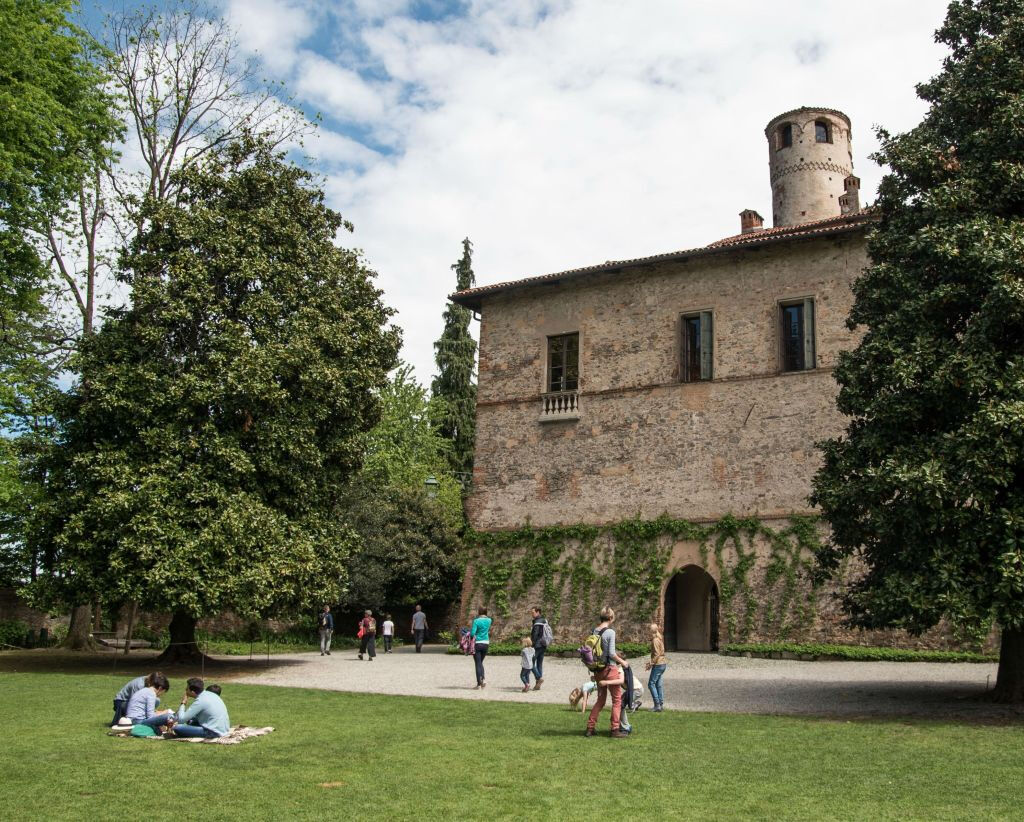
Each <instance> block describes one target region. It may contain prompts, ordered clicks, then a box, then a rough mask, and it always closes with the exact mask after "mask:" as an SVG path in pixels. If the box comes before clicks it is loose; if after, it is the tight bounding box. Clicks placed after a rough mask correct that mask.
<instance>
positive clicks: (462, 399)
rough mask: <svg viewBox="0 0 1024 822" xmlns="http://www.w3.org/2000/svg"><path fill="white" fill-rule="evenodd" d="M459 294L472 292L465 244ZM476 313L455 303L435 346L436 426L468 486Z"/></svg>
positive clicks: (455, 468) (472, 435)
mask: <svg viewBox="0 0 1024 822" xmlns="http://www.w3.org/2000/svg"><path fill="white" fill-rule="evenodd" d="M452 270H454V271H455V284H456V288H457V290H459V291H463V290H464V289H467V288H472V287H473V284H474V283H475V282H476V279H475V277H474V276H473V244H472V243H470V241H469V238H468V237H467V238H466V239H465V240H463V241H462V258H461V259H460V260H459V261H458V262H457V263H455V264H454V265H452ZM472 317H473V315H472V312H470V310H469V309H468V308H463V307H462V306H461V305H456V304H455V303H448V307H447V308H445V311H444V331H443V332H442V333H441V337H440V339H438V340H437V342H435V343H434V359H435V361H436V363H437V376H436V377H435V378H434V382H433V385H432V386H431V391H432V393H433V396H434V398H435V400H436V404H435V425H436V426H437V430H438V431H439V432H440V434H441V436H442V437H444V438H445V439H446V440H448V441H450V442H451V444H452V447H451V450H450V451H449V452H448V459H449V462H450V464H451V467H452V470H453V471H454V472H455V473H456V474H457V475H459V476H460V477H461V478H462V479H463V481H464V482H467V483H468V482H469V480H470V479H471V477H472V471H473V443H474V441H475V439H476V382H475V374H476V340H474V339H473V335H472V334H470V333H469V323H470V320H471V319H472Z"/></svg>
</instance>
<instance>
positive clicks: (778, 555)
mask: <svg viewBox="0 0 1024 822" xmlns="http://www.w3.org/2000/svg"><path fill="white" fill-rule="evenodd" d="M817 522H818V521H817V518H816V517H808V516H799V515H795V514H794V515H792V516H790V517H789V519H788V520H787V522H786V525H785V526H783V527H780V528H772V527H770V526H768V525H766V524H765V523H764V522H763V521H762V520H760V519H758V518H757V517H747V518H742V519H741V518H737V517H733V516H725V517H723V518H722V519H720V520H718V521H716V522H713V523H695V522H691V521H689V520H683V519H673V518H672V517H669V516H668V515H662V516H660V517H658V518H657V519H640V518H639V517H637V518H633V519H627V520H623V521H621V522H616V523H612V524H609V525H603V526H594V525H583V524H575V525H549V526H546V527H543V528H535V527H533V526H531V525H529V524H527V525H525V526H523V527H522V528H518V529H516V530H512V531H470V532H469V534H468V535H467V539H466V541H465V545H466V550H467V552H468V553H467V557H466V560H467V564H468V565H469V566H470V569H471V573H470V577H469V578H470V580H471V585H472V586H473V590H471V591H469V594H470V596H468V597H467V598H466V602H467V605H469V604H470V602H471V601H473V602H474V604H475V602H476V601H477V600H483V602H484V603H486V604H488V605H493V606H494V607H495V608H496V609H497V613H498V614H499V615H501V616H502V617H508V616H509V615H511V613H512V610H513V607H515V608H517V609H520V608H522V609H525V608H526V607H529V606H530V605H533V604H536V603H535V601H531V602H529V603H525V602H522V600H523V599H524V598H525V597H526V596H527V595H528V594H530V593H531V592H533V591H535V590H536V588H537V586H538V585H540V589H539V590H540V601H541V605H542V607H543V608H544V611H545V613H546V614H548V615H549V618H550V619H551V622H552V624H557V622H558V621H560V620H561V619H562V618H569V619H571V618H572V617H574V616H586V615H589V614H590V613H591V611H592V605H595V604H596V603H603V602H605V601H607V599H608V598H609V597H610V595H614V597H615V599H617V600H618V601H620V602H628V603H629V607H630V611H631V615H632V616H633V617H634V618H635V619H636V620H638V621H642V620H647V619H650V617H651V616H652V615H653V614H654V612H655V611H656V610H657V607H658V604H659V600H660V595H661V589H662V585H663V584H664V582H665V580H666V579H668V578H671V576H672V575H673V574H675V573H676V572H677V571H678V570H680V569H679V568H676V567H670V564H669V561H670V559H671V556H672V548H673V546H674V545H675V543H677V542H679V541H681V540H686V541H692V542H696V543H697V544H698V547H699V552H700V557H701V564H702V566H703V567H704V569H705V570H708V569H709V568H710V566H711V560H712V558H713V559H714V564H715V565H716V566H717V569H718V591H719V602H720V604H721V613H722V618H723V619H724V620H725V625H726V628H727V630H728V636H729V638H730V639H731V640H732V641H742V640H744V639H746V638H747V637H750V636H751V635H753V634H754V633H755V632H757V631H761V632H764V633H769V634H770V635H771V636H773V637H775V638H778V639H785V638H787V637H789V636H791V635H792V634H794V633H795V632H798V631H800V630H801V629H804V628H806V627H808V626H809V625H810V623H811V621H812V620H813V618H814V615H815V603H816V600H817V594H818V588H819V583H818V581H816V580H815V578H814V577H813V575H812V574H811V571H812V565H813V557H814V554H815V552H816V551H817V550H819V548H820V547H821V534H820V532H819V529H818V524H817ZM758 540H761V541H762V542H764V543H765V544H766V545H767V547H768V554H767V556H765V557H764V561H763V562H762V563H761V572H762V573H761V575H760V577H759V578H757V579H755V578H753V574H752V572H753V571H754V570H755V569H756V568H757V567H758V565H757V559H758V549H757V546H756V542H757V541H758Z"/></svg>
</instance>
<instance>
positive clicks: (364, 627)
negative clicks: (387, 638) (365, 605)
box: [359, 610, 377, 662]
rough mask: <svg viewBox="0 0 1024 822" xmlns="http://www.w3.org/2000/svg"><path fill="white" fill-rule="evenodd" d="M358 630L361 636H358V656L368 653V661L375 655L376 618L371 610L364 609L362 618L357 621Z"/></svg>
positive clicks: (361, 656) (371, 660)
mask: <svg viewBox="0 0 1024 822" xmlns="http://www.w3.org/2000/svg"><path fill="white" fill-rule="evenodd" d="M359 630H360V632H361V633H362V636H360V637H359V658H360V659H362V658H363V654H369V657H370V662H373V658H374V657H375V656H377V620H375V619H374V618H373V611H369V610H367V611H364V612H363V620H362V622H360V623H359Z"/></svg>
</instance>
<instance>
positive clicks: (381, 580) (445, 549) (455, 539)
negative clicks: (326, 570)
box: [341, 485, 462, 611]
mask: <svg viewBox="0 0 1024 822" xmlns="http://www.w3.org/2000/svg"><path fill="white" fill-rule="evenodd" d="M353 490H354V493H353V495H352V497H351V498H350V499H349V501H348V509H347V516H348V519H349V521H350V522H351V524H352V528H353V529H354V530H355V531H356V533H357V534H358V543H357V547H356V548H355V549H354V550H353V552H352V557H351V559H350V561H349V565H348V573H349V580H348V588H347V590H346V593H345V595H344V596H343V597H342V599H341V604H342V606H343V607H345V608H348V609H350V610H353V611H355V610H358V609H360V608H367V607H369V608H373V609H375V610H377V609H381V608H384V607H387V606H391V605H412V604H413V603H416V602H422V601H427V602H452V601H453V600H454V599H455V598H456V597H457V596H458V594H459V588H460V583H461V579H462V574H461V567H460V564H459V557H460V552H461V542H460V539H459V530H458V528H457V527H456V526H455V525H453V523H452V522H451V518H450V517H448V516H446V515H445V511H444V509H443V503H442V502H440V501H439V500H438V499H432V498H430V496H428V495H427V494H426V493H424V491H423V489H422V488H401V487H397V486H388V485H386V486H381V487H374V486H371V485H356V486H354V489H353Z"/></svg>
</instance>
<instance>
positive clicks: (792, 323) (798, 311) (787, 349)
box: [780, 298, 815, 371]
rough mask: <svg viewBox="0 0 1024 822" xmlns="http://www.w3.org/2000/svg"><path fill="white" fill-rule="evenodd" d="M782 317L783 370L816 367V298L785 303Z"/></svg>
mask: <svg viewBox="0 0 1024 822" xmlns="http://www.w3.org/2000/svg"><path fill="white" fill-rule="evenodd" d="M781 319H782V329H781V332H782V333H781V340H780V343H781V345H780V347H781V349H782V370H783V371H806V370H808V369H810V368H814V367H815V364H814V300H813V299H811V298H807V299H806V300H800V301H794V302H791V303H783V304H782V306H781Z"/></svg>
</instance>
